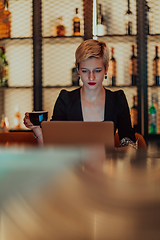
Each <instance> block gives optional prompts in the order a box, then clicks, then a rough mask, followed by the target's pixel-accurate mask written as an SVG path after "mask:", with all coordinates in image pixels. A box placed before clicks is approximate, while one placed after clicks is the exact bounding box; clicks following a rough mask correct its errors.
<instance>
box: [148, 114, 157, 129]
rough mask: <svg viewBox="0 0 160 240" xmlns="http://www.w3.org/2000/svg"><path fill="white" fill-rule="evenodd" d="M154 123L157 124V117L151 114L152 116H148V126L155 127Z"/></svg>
mask: <svg viewBox="0 0 160 240" xmlns="http://www.w3.org/2000/svg"><path fill="white" fill-rule="evenodd" d="M156 123H157V116H156V113H152V114H151V115H150V124H152V125H155V126H156Z"/></svg>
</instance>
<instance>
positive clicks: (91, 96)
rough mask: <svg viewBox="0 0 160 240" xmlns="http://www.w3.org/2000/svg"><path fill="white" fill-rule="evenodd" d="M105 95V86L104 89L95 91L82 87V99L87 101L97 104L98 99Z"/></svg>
mask: <svg viewBox="0 0 160 240" xmlns="http://www.w3.org/2000/svg"><path fill="white" fill-rule="evenodd" d="M104 94H105V89H104V88H103V86H102V88H100V89H96V90H93V91H91V90H89V89H86V88H84V87H81V98H83V99H85V100H87V101H88V102H95V101H97V100H98V99H101V98H103V97H104Z"/></svg>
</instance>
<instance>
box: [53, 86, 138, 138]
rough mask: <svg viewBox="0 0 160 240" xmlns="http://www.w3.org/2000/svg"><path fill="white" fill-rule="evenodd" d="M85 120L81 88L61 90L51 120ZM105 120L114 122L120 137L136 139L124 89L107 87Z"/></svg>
mask: <svg viewBox="0 0 160 240" xmlns="http://www.w3.org/2000/svg"><path fill="white" fill-rule="evenodd" d="M57 120H59V121H83V114H82V106H81V97H80V88H78V89H76V90H73V91H70V92H69V91H67V90H61V92H60V94H59V96H58V98H57V100H56V103H55V107H54V110H53V116H52V118H51V121H57ZM104 121H113V122H114V131H116V129H118V134H119V139H120V140H121V139H122V138H124V137H128V138H130V139H131V140H132V141H134V142H135V141H136V140H135V135H134V130H133V129H132V126H131V120H130V111H129V107H128V103H127V100H126V97H125V94H124V92H123V91H122V90H119V91H115V92H112V91H110V90H108V89H105V111H104Z"/></svg>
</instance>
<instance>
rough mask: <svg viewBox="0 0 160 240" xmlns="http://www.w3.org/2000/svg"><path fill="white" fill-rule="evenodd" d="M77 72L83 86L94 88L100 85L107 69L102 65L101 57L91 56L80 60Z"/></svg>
mask: <svg viewBox="0 0 160 240" xmlns="http://www.w3.org/2000/svg"><path fill="white" fill-rule="evenodd" d="M78 72H79V74H80V76H81V80H82V82H83V86H84V87H87V88H89V89H96V88H97V87H101V86H102V82H103V80H104V75H105V74H106V72H107V69H105V67H104V65H103V60H102V58H95V57H93V58H88V59H87V60H84V61H82V62H80V64H79V70H78Z"/></svg>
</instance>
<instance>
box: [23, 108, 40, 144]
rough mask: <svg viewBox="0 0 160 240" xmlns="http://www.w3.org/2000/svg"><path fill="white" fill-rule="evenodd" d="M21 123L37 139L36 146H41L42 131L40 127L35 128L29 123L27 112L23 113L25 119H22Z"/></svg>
mask: <svg viewBox="0 0 160 240" xmlns="http://www.w3.org/2000/svg"><path fill="white" fill-rule="evenodd" d="M23 123H24V125H25V126H26V127H27V128H29V129H31V130H32V131H33V133H34V136H35V137H36V138H37V142H38V145H39V146H43V136H42V130H41V128H40V126H35V125H33V123H31V121H30V119H29V113H28V112H26V113H25V117H24V118H23Z"/></svg>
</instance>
